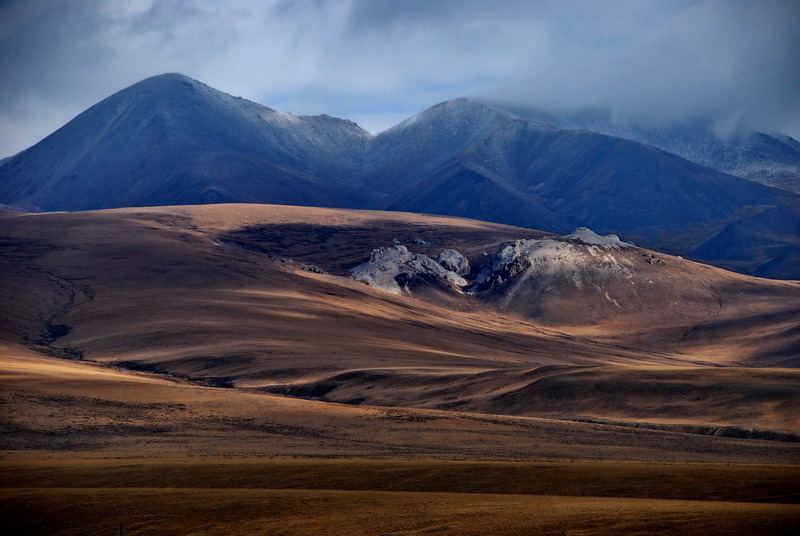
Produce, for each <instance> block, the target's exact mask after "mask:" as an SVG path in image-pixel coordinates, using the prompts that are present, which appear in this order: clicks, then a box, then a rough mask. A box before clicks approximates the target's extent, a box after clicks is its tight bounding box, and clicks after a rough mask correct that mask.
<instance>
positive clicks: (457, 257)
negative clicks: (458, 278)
mask: <svg viewBox="0 0 800 536" xmlns="http://www.w3.org/2000/svg"><path fill="white" fill-rule="evenodd" d="M435 260H436V262H438V263H439V264H441V265H442V266H443V267H444V268H445V269H446V270H450V271H451V272H455V273H457V274H458V275H468V274H469V270H470V268H469V261H468V260H467V258H466V257H465V256H464V255H462V254H461V253H459V252H458V251H456V250H454V249H446V250H444V251H442V252H441V253H440V254H439V256H437V257H435Z"/></svg>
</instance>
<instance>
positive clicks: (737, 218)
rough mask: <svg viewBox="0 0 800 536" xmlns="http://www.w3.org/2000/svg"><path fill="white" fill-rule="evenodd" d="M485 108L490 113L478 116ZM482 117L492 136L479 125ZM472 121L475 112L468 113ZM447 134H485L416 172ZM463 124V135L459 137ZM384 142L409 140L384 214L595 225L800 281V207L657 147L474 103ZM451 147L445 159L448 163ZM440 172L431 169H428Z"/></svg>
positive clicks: (421, 120)
mask: <svg viewBox="0 0 800 536" xmlns="http://www.w3.org/2000/svg"><path fill="white" fill-rule="evenodd" d="M481 107H482V108H481ZM476 109H478V110H479V109H483V110H488V111H490V112H492V113H491V114H489V113H487V112H484V113H483V117H488V118H489V120H486V121H484V124H485V125H487V128H486V129H485V130H480V129H477V128H476V127H475V126H474V125H473V124H472V122H471V121H472V118H473V117H476V116H479V114H477V113H476V112H475V110H476ZM465 112H467V113H465ZM442 125H448V126H455V129H454V130H456V131H465V130H472V131H479V132H482V135H481V136H479V137H478V138H477V139H475V138H472V139H470V142H469V143H467V144H465V145H463V146H461V148H460V150H459V151H458V152H456V153H452V152H451V154H452V156H451V158H450V159H447V160H445V159H444V158H441V157H440V158H439V160H438V161H437V162H436V163H437V166H436V167H433V166H430V167H428V168H425V169H423V170H422V174H417V173H416V168H410V167H409V166H407V165H402V164H401V163H402V162H405V161H407V160H408V157H407V156H405V155H406V154H409V153H412V154H413V152H414V147H416V146H425V147H428V149H427V150H428V151H429V152H430V151H431V149H430V147H431V146H438V145H439V144H438V143H437V140H438V139H441V138H447V136H446V134H442V129H443V128H445V127H443V126H442ZM462 125H464V126H463V127H462ZM383 136H387V137H391V138H392V139H395V140H405V142H404V144H396V145H399V149H396V150H395V153H394V154H396V155H398V156H397V162H398V165H397V166H395V169H397V171H396V172H395V174H394V175H393V176H392V177H391V179H392V181H393V182H395V183H400V184H405V185H406V186H405V188H404V189H403V190H400V191H399V192H398V193H397V194H396V195H395V196H394V198H393V199H392V200H391V201H390V202H389V204H388V205H387V208H389V209H392V210H406V211H413V212H432V213H439V214H449V215H455V216H462V217H470V218H477V219H483V220H489V221H498V222H502V223H508V224H512V225H520V226H525V227H533V228H540V229H544V230H548V231H555V232H561V233H564V232H569V231H571V230H572V229H574V228H575V227H578V226H581V225H586V226H589V227H591V228H593V229H594V230H596V231H598V232H603V233H608V232H616V233H619V234H620V235H621V236H623V237H625V238H626V239H627V240H629V241H633V242H635V243H637V244H642V245H646V246H648V247H651V248H655V249H660V250H663V251H667V252H671V253H675V254H681V255H687V256H690V257H692V258H695V259H698V260H705V261H708V262H712V263H718V264H720V265H723V266H726V267H728V268H732V269H736V270H739V271H743V272H745V273H754V274H758V275H763V276H766V277H787V278H792V277H800V270H797V269H795V268H793V267H792V265H793V264H797V263H798V262H800V256H798V248H799V247H800V197H798V196H797V195H794V194H792V193H790V192H785V191H781V190H776V189H772V188H767V187H764V186H762V185H759V184H756V183H753V182H751V181H747V180H743V179H740V178H737V177H733V176H731V175H727V174H724V173H720V172H718V171H715V170H712V169H710V168H705V167H702V166H700V165H697V164H694V163H692V162H689V161H688V160H685V159H683V158H680V157H678V156H676V155H674V154H671V153H667V152H665V151H662V150H660V149H657V148H655V147H652V146H649V145H644V144H641V143H638V142H633V141H630V140H625V139H622V138H617V137H612V136H607V135H603V134H598V133H595V132H589V131H583V130H568V129H562V128H558V127H554V126H552V125H549V124H546V123H543V122H541V121H536V120H530V119H523V118H520V117H518V116H516V115H514V114H511V113H509V112H506V111H504V110H502V109H500V108H497V107H494V106H491V105H489V104H485V103H477V102H474V101H469V100H456V101H450V102H447V103H443V104H440V105H437V106H434V107H433V108H431V109H429V110H427V111H425V112H423V113H422V114H420V115H418V116H416V117H415V118H413V119H412V120H410V121H408V122H405V123H401V124H400V125H398V126H396V127H394V128H392V129H390V130H389V131H387V132H386V133H384V134H380V135H378V136H377V137H376V140H375V142H373V143H376V142H378V141H380V140H381V138H382V137H383ZM447 150H448V147H443V148H442V150H441V151H438V152H436V154H437V155H441V154H443V153H446V152H447ZM431 168H433V169H431Z"/></svg>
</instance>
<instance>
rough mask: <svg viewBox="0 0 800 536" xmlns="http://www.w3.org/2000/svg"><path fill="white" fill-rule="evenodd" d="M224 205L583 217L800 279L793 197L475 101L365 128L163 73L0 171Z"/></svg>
mask: <svg viewBox="0 0 800 536" xmlns="http://www.w3.org/2000/svg"><path fill="white" fill-rule="evenodd" d="M222 202H269V203H278V204H291V205H314V206H329V207H341V208H359V209H391V210H401V211H415V212H426V213H439V214H445V215H454V216H463V217H469V218H475V219H482V220H488V221H496V222H499V223H507V224H512V225H520V226H525V227H531V228H540V229H543V230H547V231H553V232H562V233H564V232H569V231H571V230H572V229H574V228H575V227H578V226H584V225H585V226H589V227H592V228H594V229H595V230H597V231H598V232H602V233H609V232H612V233H617V234H620V235H621V236H623V237H624V238H626V239H629V240H633V241H635V242H637V243H639V242H641V243H642V244H643V245H646V246H648V247H652V248H655V249H660V250H664V251H667V252H669V253H676V254H685V255H688V256H691V257H692V258H695V259H698V260H701V261H706V262H711V263H717V264H719V265H721V266H725V267H729V268H732V269H736V270H739V271H742V272H745V273H750V274H755V275H761V276H766V277H780V278H800V268H795V266H800V232H798V230H800V196H797V195H794V194H791V193H789V192H785V191H781V190H775V189H772V188H768V187H765V186H761V185H758V184H756V183H753V182H751V181H747V180H744V179H741V178H738V177H734V176H732V175H727V174H724V173H721V172H718V171H715V170H713V169H710V168H706V167H702V166H700V165H698V164H695V163H692V162H690V161H688V160H685V159H683V158H681V157H679V156H676V155H674V154H672V153H668V152H665V151H663V150H660V149H657V148H655V147H652V146H649V145H645V144H642V143H640V142H636V141H630V140H626V139H623V138H619V137H613V136H608V135H605V134H601V133H596V132H589V131H584V130H572V129H564V128H560V127H558V126H554V125H551V124H548V123H545V122H542V121H539V120H535V119H531V118H525V117H521V116H520V115H519V114H517V115H515V114H514V113H512V112H509V111H507V110H503V109H501V108H499V107H497V106H493V105H489V104H487V103H485V102H481V101H476V100H472V99H463V98H462V99H454V100H452V101H446V102H444V103H440V104H437V105H435V106H433V107H431V108H429V109H427V110H425V111H423V112H421V113H420V114H417V115H416V116H414V117H411V118H409V119H407V120H406V121H403V122H401V123H400V124H398V125H395V126H394V127H392V128H390V129H388V130H387V131H384V132H382V133H380V134H377V135H372V134H370V133H368V132H367V131H365V130H363V129H361V128H360V127H359V126H358V125H356V124H355V123H353V122H351V121H348V120H344V119H337V118H332V117H330V116H327V115H318V116H298V115H293V114H283V113H280V112H277V111H275V110H273V109H271V108H268V107H266V106H262V105H260V104H257V103H254V102H251V101H247V100H245V99H241V98H238V97H232V96H230V95H227V94H225V93H222V92H220V91H217V90H215V89H213V88H210V87H209V86H207V85H205V84H202V83H201V82H197V81H195V80H192V79H191V78H188V77H185V76H183V75H179V74H174V73H173V74H165V75H159V76H155V77H151V78H148V79H146V80H144V81H142V82H139V83H138V84H134V85H133V86H130V87H128V88H126V89H123V90H122V91H120V92H117V93H115V94H114V95H112V96H110V97H109V98H107V99H105V100H103V101H101V102H100V103H98V104H96V105H94V106H92V107H91V108H89V109H88V110H87V111H86V112H83V113H82V114H80V115H79V116H78V117H76V118H75V119H74V120H72V121H70V122H69V123H68V124H67V125H65V126H64V127H62V128H61V129H59V130H58V131H56V132H55V133H53V134H51V135H50V136H48V137H47V138H45V139H44V140H42V142H40V143H38V144H36V145H34V146H33V147H31V148H29V149H27V150H25V151H23V152H22V153H19V154H18V155H16V156H14V157H12V158H11V159H10V160H8V161H7V162H6V163H5V164H4V165H2V166H0V203H4V204H8V205H16V206H22V207H39V208H41V209H45V210H86V209H98V208H113V207H117V206H148V205H176V204H197V203H222ZM795 261H798V262H795Z"/></svg>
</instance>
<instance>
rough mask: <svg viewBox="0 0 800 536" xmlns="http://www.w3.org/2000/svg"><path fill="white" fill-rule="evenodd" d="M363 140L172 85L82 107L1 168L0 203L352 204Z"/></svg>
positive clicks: (342, 129)
mask: <svg viewBox="0 0 800 536" xmlns="http://www.w3.org/2000/svg"><path fill="white" fill-rule="evenodd" d="M369 137H370V135H369V133H367V132H366V131H364V130H362V129H361V128H359V127H358V126H357V125H356V124H355V123H352V122H350V121H346V120H342V119H335V118H332V117H328V116H324V115H323V116H314V117H301V116H295V115H290V114H281V113H278V112H276V111H275V110H272V109H270V108H267V107H264V106H261V105H258V104H255V103H253V102H250V101H247V100H244V99H240V98H235V97H231V96H230V95H227V94H225V93H222V92H220V91H216V90H214V89H211V88H210V87H208V86H206V85H205V84H202V83H200V82H197V81H195V80H192V79H190V78H187V77H185V76H182V75H178V74H166V75H161V76H156V77H153V78H148V79H146V80H144V81H142V82H140V83H138V84H135V85H133V86H131V87H129V88H127V89H124V90H122V91H120V92H118V93H116V94H114V95H112V96H111V97H109V98H107V99H105V100H103V101H102V102H100V103H98V104H97V105H95V106H93V107H91V108H89V109H88V110H86V111H85V112H83V113H82V114H80V115H79V116H78V117H76V118H75V119H73V120H72V121H70V122H69V123H68V124H67V125H65V126H64V127H63V128H61V129H59V130H58V131H56V132H55V133H53V134H52V135H50V136H48V137H47V138H45V139H44V140H42V141H41V142H40V143H38V144H36V145H35V146H33V147H32V148H30V149H28V150H26V151H23V152H22V153H20V154H18V155H16V156H15V157H13V158H12V159H11V160H10V161H9V162H7V163H6V165H4V166H3V167H2V168H0V199H4V200H9V201H11V202H13V203H15V204H18V205H21V206H36V207H39V208H40V209H42V210H84V209H97V208H106V207H119V206H143V205H170V204H186V203H219V202H225V201H240V202H247V201H263V200H272V201H275V202H279V203H295V204H303V203H305V204H315V205H334V206H336V205H344V206H349V205H353V204H355V203H357V202H359V201H360V200H361V197H362V195H361V193H360V192H359V191H357V190H355V189H352V188H348V187H346V186H344V185H343V183H345V182H346V181H347V180H348V179H349V178H350V177H351V176H352V175H353V174H355V173H356V172H357V171H358V170H359V169H360V163H361V157H362V154H363V152H364V148H365V145H366V142H367V140H368V139H369Z"/></svg>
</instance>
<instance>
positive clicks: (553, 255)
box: [469, 228, 630, 292]
mask: <svg viewBox="0 0 800 536" xmlns="http://www.w3.org/2000/svg"><path fill="white" fill-rule="evenodd" d="M579 231H580V233H579V236H580V237H581V238H579V240H581V241H582V242H583V241H584V237H585V238H587V239H588V240H595V238H594V237H597V239H598V240H597V241H596V242H599V243H590V244H591V245H588V246H582V245H576V244H573V243H570V242H563V241H560V240H553V239H544V240H515V241H514V242H509V243H507V244H505V245H504V246H503V248H502V249H501V250H500V251H499V252H498V253H496V254H494V255H491V256H489V257H487V258H486V259H487V260H486V261H485V262H484V264H483V266H482V268H481V270H480V273H479V274H478V276H477V277H476V279H475V282H474V284H473V285H472V286H471V287H470V289H469V290H470V291H473V292H480V291H483V290H489V289H493V288H496V287H498V286H500V285H502V284H504V283H507V282H508V281H510V280H511V279H515V278H518V277H519V276H520V275H525V276H526V277H548V278H553V277H558V278H563V279H564V280H565V281H570V282H571V283H572V284H573V285H574V286H575V287H578V288H581V287H582V286H583V284H584V282H586V281H589V282H591V281H592V280H593V279H594V278H595V275H593V274H598V273H603V274H606V275H611V274H616V275H617V276H624V275H628V274H629V273H630V266H628V263H627V262H618V261H617V259H616V258H615V256H614V255H613V253H612V252H603V251H602V249H614V250H618V249H620V248H627V247H629V246H630V245H629V244H626V243H625V242H621V241H619V239H618V238H616V237H614V238H612V237H599V236H598V235H596V234H595V233H593V232H592V231H590V230H588V229H585V228H583V229H579ZM592 235H594V236H592ZM572 238H574V237H572ZM615 238H616V240H615Z"/></svg>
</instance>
